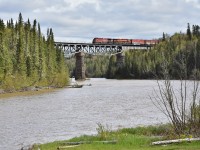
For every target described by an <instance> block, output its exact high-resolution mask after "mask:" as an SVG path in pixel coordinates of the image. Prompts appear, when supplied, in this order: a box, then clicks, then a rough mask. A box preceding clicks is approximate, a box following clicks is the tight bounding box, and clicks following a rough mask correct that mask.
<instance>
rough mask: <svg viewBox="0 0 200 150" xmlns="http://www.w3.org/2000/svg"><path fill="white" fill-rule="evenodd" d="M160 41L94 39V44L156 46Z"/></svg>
mask: <svg viewBox="0 0 200 150" xmlns="http://www.w3.org/2000/svg"><path fill="white" fill-rule="evenodd" d="M158 42H159V41H158V40H142V39H111V38H94V39H93V41H92V43H93V44H124V45H147V46H153V45H156V44H157V43H158Z"/></svg>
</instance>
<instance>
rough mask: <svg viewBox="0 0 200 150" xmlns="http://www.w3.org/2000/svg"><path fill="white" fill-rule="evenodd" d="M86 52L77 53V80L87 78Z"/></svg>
mask: <svg viewBox="0 0 200 150" xmlns="http://www.w3.org/2000/svg"><path fill="white" fill-rule="evenodd" d="M84 55H85V54H84V52H79V53H76V55H75V56H76V69H75V80H85V65H84Z"/></svg>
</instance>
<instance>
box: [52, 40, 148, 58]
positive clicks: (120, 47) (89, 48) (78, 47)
mask: <svg viewBox="0 0 200 150" xmlns="http://www.w3.org/2000/svg"><path fill="white" fill-rule="evenodd" d="M54 44H55V46H56V47H57V48H59V49H62V50H63V51H64V53H65V56H68V55H73V54H76V53H79V52H84V53H88V54H93V55H98V54H99V55H102V54H115V53H121V52H122V51H124V50H129V49H146V50H147V49H150V48H151V46H149V45H146V44H144V45H130V44H129V45H128V44H93V43H68V42H55V43H54Z"/></svg>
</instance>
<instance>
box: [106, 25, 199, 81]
mask: <svg viewBox="0 0 200 150" xmlns="http://www.w3.org/2000/svg"><path fill="white" fill-rule="evenodd" d="M166 67H167V70H168V71H169V74H170V78H171V79H192V78H193V75H194V73H199V71H200V28H199V26H198V25H193V26H192V29H190V25H189V24H188V27H187V30H186V33H185V34H184V33H175V34H174V35H172V36H168V35H166V34H163V37H162V38H161V39H160V42H159V44H157V45H156V46H155V47H153V48H152V49H151V50H129V51H126V52H125V60H124V65H123V66H121V67H118V66H116V56H114V55H113V56H112V57H111V59H110V61H109V65H108V69H107V73H106V77H107V78H123V79H155V78H156V79H157V78H159V79H162V78H163V73H164V70H165V69H166Z"/></svg>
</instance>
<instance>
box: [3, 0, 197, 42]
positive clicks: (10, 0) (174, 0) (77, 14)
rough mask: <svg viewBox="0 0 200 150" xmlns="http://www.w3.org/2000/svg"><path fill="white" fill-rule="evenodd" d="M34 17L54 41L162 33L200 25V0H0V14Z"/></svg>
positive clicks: (143, 37)
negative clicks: (51, 31) (188, 25)
mask: <svg viewBox="0 0 200 150" xmlns="http://www.w3.org/2000/svg"><path fill="white" fill-rule="evenodd" d="M19 12H21V13H22V16H23V19H24V21H27V19H28V18H29V19H30V21H31V22H33V20H34V19H36V20H37V21H38V22H39V23H40V26H41V28H42V32H43V34H46V30H47V28H50V27H51V28H53V31H54V35H55V40H56V41H71V42H72V41H73V42H90V41H91V40H92V39H93V38H94V37H110V38H142V39H154V38H159V37H162V33H163V32H165V33H168V34H170V35H172V34H173V33H175V32H180V31H181V32H185V31H186V28H187V23H190V24H191V25H193V24H198V25H200V0H0V18H1V19H3V20H8V19H10V18H13V19H14V20H17V19H18V15H19Z"/></svg>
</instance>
